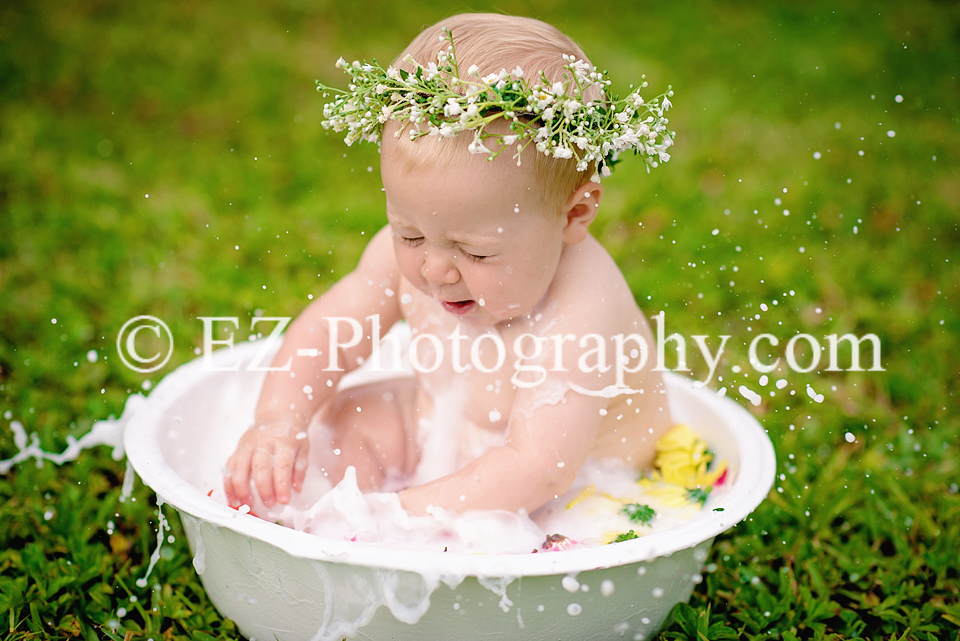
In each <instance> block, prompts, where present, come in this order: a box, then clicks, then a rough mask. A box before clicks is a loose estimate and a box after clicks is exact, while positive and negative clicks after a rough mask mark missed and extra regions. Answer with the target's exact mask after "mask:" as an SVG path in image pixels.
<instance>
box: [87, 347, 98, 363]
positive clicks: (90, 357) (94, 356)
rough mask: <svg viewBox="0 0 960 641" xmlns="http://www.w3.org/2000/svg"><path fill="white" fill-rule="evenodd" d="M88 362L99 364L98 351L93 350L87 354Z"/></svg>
mask: <svg viewBox="0 0 960 641" xmlns="http://www.w3.org/2000/svg"><path fill="white" fill-rule="evenodd" d="M87 360H88V361H89V362H91V363H96V362H97V350H95V349H91V350H90V351H89V352H87Z"/></svg>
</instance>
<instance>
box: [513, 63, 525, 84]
mask: <svg viewBox="0 0 960 641" xmlns="http://www.w3.org/2000/svg"><path fill="white" fill-rule="evenodd" d="M510 75H511V76H513V77H514V78H516V79H517V80H519V79H520V78H523V69H521V68H520V65H517V66H516V68H515V69H514V70H513V71H511V72H510Z"/></svg>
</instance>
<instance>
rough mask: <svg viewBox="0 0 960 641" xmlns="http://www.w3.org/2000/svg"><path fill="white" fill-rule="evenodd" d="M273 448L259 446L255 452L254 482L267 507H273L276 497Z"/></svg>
mask: <svg viewBox="0 0 960 641" xmlns="http://www.w3.org/2000/svg"><path fill="white" fill-rule="evenodd" d="M273 458H274V457H273V448H272V447H271V448H268V447H266V446H263V445H261V446H259V447H257V449H256V450H254V452H253V482H254V483H255V484H256V486H257V492H259V493H260V499H261V500H262V501H263V503H264V505H266V506H267V507H273V504H274V503H276V498H275V496H274V492H273V476H274V475H273Z"/></svg>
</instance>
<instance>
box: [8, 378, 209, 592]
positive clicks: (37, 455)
mask: <svg viewBox="0 0 960 641" xmlns="http://www.w3.org/2000/svg"><path fill="white" fill-rule="evenodd" d="M146 400H147V399H146V397H144V396H143V395H142V394H131V395H130V396H128V397H127V401H126V403H125V404H124V407H123V412H122V413H121V415H120V418H108V419H104V420H100V421H95V422H94V424H93V426H92V427H91V428H90V431H89V432H87V433H86V434H84V435H83V436H81V437H80V438H79V439H78V438H76V437H75V436H73V435H72V434H68V435H67V437H66V440H67V447H66V449H64V450H63V451H62V452H59V453H56V452H48V451H47V450H44V449H43V448H42V447H40V436H39V435H38V434H37V433H36V432H33V433H31V434H30V435H29V437H28V436H27V431H26V429H24V427H23V423H21V422H20V421H11V422H10V430H11V431H12V432H13V443H14V445H16V447H17V453H16V454H15V455H13V456H12V457H11V458H8V459H4V460H2V461H0V474H6V473H7V472H9V471H10V470H11V469H12V468H13V467H14V466H15V465H19V464H20V463H22V462H24V461H27V460H29V459H34V460H35V461H36V463H37V467H43V465H44V462H45V461H50V462H51V463H53V464H54V465H63V464H64V463H68V462H70V461H75V460H77V458H79V456H80V454H82V453H83V451H84V450H88V449H91V448H94V447H97V446H100V445H107V446H110V447H112V448H113V451H112V452H111V457H112V458H113V460H114V461H121V460H123V458H124V456H125V451H124V447H123V433H124V430H125V429H126V427H127V423H129V421H130V418H131V417H132V416H133V415H134V414H135V413H136V412H137V409H138V408H139V407H141V406H142V405H143V404H144V403H146ZM135 479H136V473H135V472H134V470H133V466H132V465H131V464H130V461H129V460H128V461H127V467H126V471H125V472H124V475H123V484H122V485H121V487H120V502H121V503H125V502H126V501H127V500H128V499H129V498H130V496H131V495H132V494H133V485H134V482H135ZM163 503H164V501H163V498H161V497H160V495H159V494H158V495H157V516H158V518H159V523H158V526H157V528H158V529H157V547H156V549H155V550H154V551H153V553H152V554H151V555H150V565H149V566H148V567H147V573H146V574H145V575H144V576H143V578H140V579H137V586H138V587H141V588H145V587H146V586H147V579H148V578H149V577H150V573H151V572H152V571H153V567H154V566H155V565H156V564H157V562H158V561H159V560H160V548H161V547H162V545H163V538H164V533H165V532H166V531H168V530H169V529H170V524H169V523H168V522H167V519H166V517H164V515H163ZM198 572H200V571H199V569H198ZM200 573H201V574H202V572H200Z"/></svg>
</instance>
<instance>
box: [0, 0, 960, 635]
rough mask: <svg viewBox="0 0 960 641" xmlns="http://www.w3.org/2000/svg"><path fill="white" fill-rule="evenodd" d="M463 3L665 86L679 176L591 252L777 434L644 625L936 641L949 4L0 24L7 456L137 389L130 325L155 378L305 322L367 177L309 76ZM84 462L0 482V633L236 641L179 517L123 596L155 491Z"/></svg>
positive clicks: (367, 193)
mask: <svg viewBox="0 0 960 641" xmlns="http://www.w3.org/2000/svg"><path fill="white" fill-rule="evenodd" d="M463 10H495V11H506V12H509V13H516V14H523V15H532V16H535V17H539V18H542V19H544V20H547V21H548V22H551V23H553V24H555V25H557V26H558V27H560V28H561V29H562V30H564V31H565V32H567V33H569V34H570V35H571V36H572V37H573V38H575V39H576V40H577V41H578V42H580V44H581V45H582V46H583V48H584V49H585V50H586V52H587V54H588V55H590V56H591V58H592V59H593V62H594V63H595V64H596V65H597V66H599V67H600V68H601V69H609V70H610V75H611V78H612V79H613V81H614V89H615V90H617V89H619V90H620V92H621V94H623V93H626V92H627V85H628V84H629V83H630V82H636V81H638V79H639V76H640V74H642V73H646V74H647V79H648V81H649V82H650V85H651V86H650V89H651V95H653V94H655V93H658V92H659V91H661V90H663V89H664V88H665V87H666V85H667V84H672V85H673V88H674V90H675V92H676V96H675V98H674V103H675V105H676V107H675V109H674V111H672V112H671V114H672V116H671V124H672V126H673V128H675V129H676V131H677V144H676V147H675V148H674V149H673V159H672V160H671V162H670V163H669V164H667V165H665V166H663V167H661V168H659V169H657V170H655V171H654V172H653V173H652V174H650V175H649V176H648V175H647V173H646V172H645V170H644V168H643V164H642V163H641V162H640V161H639V160H631V159H629V158H627V159H626V161H625V162H623V163H622V164H620V165H619V166H618V167H617V170H616V172H615V174H614V176H612V177H611V178H610V179H608V180H607V181H606V182H605V184H606V188H607V192H606V199H605V201H604V206H603V208H602V213H601V215H600V218H599V219H598V221H597V222H596V224H595V226H594V227H593V231H594V234H595V235H596V236H597V237H598V238H599V239H600V240H601V241H602V242H603V244H604V245H605V246H606V247H607V248H608V249H609V251H610V252H611V254H612V255H613V256H614V258H615V259H616V260H617V262H618V264H619V265H620V266H621V268H622V269H623V271H624V273H625V275H626V277H627V279H628V282H629V283H630V285H631V287H632V289H633V291H634V294H635V296H636V298H637V300H638V302H639V303H640V304H641V306H642V307H643V308H644V310H645V312H647V314H648V315H653V314H655V313H657V312H659V311H663V312H665V314H666V323H667V329H668V331H676V332H679V333H681V334H683V335H684V336H687V337H690V336H692V335H694V334H706V335H709V336H711V337H716V336H719V335H721V334H728V335H731V336H732V337H733V338H731V339H730V341H729V342H728V344H727V348H726V352H725V355H724V358H723V360H722V362H721V364H720V366H719V367H718V369H717V372H716V377H715V379H714V380H713V381H712V382H711V386H713V387H715V388H718V389H719V388H720V387H725V388H726V389H727V394H728V395H730V396H733V397H734V398H736V399H738V400H739V401H741V402H742V403H744V404H746V405H747V406H748V407H749V408H750V409H751V410H752V411H753V412H754V413H755V414H756V415H757V417H758V418H759V419H760V421H761V422H762V423H763V424H764V426H765V427H766V428H767V429H768V431H769V433H770V436H771V438H772V440H773V442H774V445H775V447H776V450H777V456H778V470H777V473H778V479H777V482H776V484H775V487H774V489H773V490H772V491H771V493H770V495H769V498H768V500H767V501H765V502H764V503H763V505H761V506H760V508H759V509H758V510H757V511H756V512H755V513H754V514H753V515H752V517H751V518H750V519H748V520H746V521H744V522H743V523H741V524H739V525H738V526H737V527H735V528H733V529H732V530H730V531H729V532H727V533H726V534H724V535H723V536H721V537H719V538H718V540H717V543H716V545H715V546H714V548H713V551H712V553H711V555H710V558H709V559H708V561H707V563H708V566H707V571H706V572H705V580H704V581H703V582H702V583H701V584H699V585H698V586H696V589H695V592H694V596H693V598H692V599H691V602H690V606H684V607H679V608H677V610H676V611H675V617H674V621H673V622H672V623H671V624H670V625H669V626H668V627H667V628H665V630H664V632H663V633H662V635H663V637H664V638H688V637H689V638H693V636H695V634H696V631H697V629H698V628H699V629H700V630H701V631H702V632H704V635H705V637H706V638H722V637H724V636H729V635H732V634H735V635H737V636H741V637H743V638H757V639H761V638H785V639H794V638H801V639H808V638H815V639H820V638H854V637H861V636H865V637H872V638H884V639H888V638H906V639H913V638H917V639H956V638H958V635H960V581H958V576H960V558H958V554H960V553H958V550H960V494H958V487H957V483H958V478H960V474H958V467H960V466H958V456H957V448H958V443H957V438H958V426H960V418H958V403H957V397H956V396H957V393H958V384H957V375H958V364H960V357H958V353H960V340H958V335H960V313H958V310H960V297H958V286H960V269H958V267H960V251H958V245H960V232H958V221H960V163H958V159H957V153H958V152H957V150H958V149H960V82H958V69H960V5H957V4H955V3H935V2H910V3H894V2H873V3H870V2H860V3H856V2H847V3H837V4H829V3H818V2H813V3H805V4H803V5H802V6H801V5H799V4H796V3H762V4H761V3H747V2H731V3H723V4H720V3H717V4H709V3H705V2H693V3H666V2H665V3H659V4H653V3H613V2H594V3H590V4H589V6H586V5H583V4H582V3H572V2H566V3H565V2H560V1H559V0H536V1H532V0H531V1H526V0H520V1H518V2H513V3H509V4H506V3H495V2H492V3H491V2H475V3H473V4H458V5H451V4H449V3H441V2H437V1H434V0H427V1H425V2H389V3H388V2H383V3H375V2H358V3H333V2H326V1H319V2H302V1H295V0H290V1H287V2H281V1H279V0H265V1H262V2H256V3H254V2H246V1H239V2H229V3H228V2H207V3H194V2H176V1H175V2H167V3H147V2H127V3H122V2H116V1H111V0H102V1H91V2H77V1H73V0H64V1H57V2H54V1H48V0H37V1H35V2H30V3H17V4H14V3H5V4H4V5H3V6H2V7H0V415H2V417H3V418H2V420H0V459H2V458H8V457H10V456H12V455H13V454H14V453H15V452H16V447H15V445H14V441H13V435H12V432H11V431H10V430H9V429H8V426H9V424H10V421H11V420H17V421H20V422H22V423H23V424H24V425H25V427H26V429H27V431H28V432H36V433H37V434H38V435H39V438H40V440H41V443H42V444H43V445H44V446H45V447H46V449H48V450H57V451H59V450H61V449H63V448H64V447H65V444H66V438H67V437H68V436H69V435H74V436H79V435H80V434H82V433H84V432H85V431H86V430H87V429H89V427H90V425H91V423H92V421H93V420H95V419H100V418H105V417H107V416H108V415H111V414H119V413H120V411H121V410H122V407H123V403H124V400H125V399H126V397H127V395H128V394H130V393H133V392H136V391H138V390H141V389H142V387H143V384H144V381H145V380H147V379H148V376H146V375H139V374H137V373H135V372H133V371H131V370H129V369H127V368H125V367H123V365H122V364H121V363H120V362H119V359H118V357H117V353H116V349H115V346H114V345H115V340H116V335H117V332H118V330H119V329H120V327H121V325H122V324H123V323H124V321H126V320H127V319H128V318H130V317H132V316H135V315H138V314H152V315H155V316H158V317H160V318H162V319H164V320H165V321H166V322H167V324H168V325H169V326H170V328H171V330H172V331H173V334H174V339H175V344H176V349H175V352H174V355H173V358H172V359H171V361H170V362H169V363H168V365H167V366H166V367H165V368H164V369H163V370H162V371H161V372H158V373H155V374H152V375H149V380H150V381H151V383H154V384H155V383H156V381H157V380H159V378H160V376H161V375H162V374H163V373H166V372H169V371H171V370H172V369H173V368H174V367H176V366H177V365H180V364H182V363H185V362H187V361H188V360H190V359H191V358H193V357H194V350H195V348H196V347H198V346H199V345H200V344H201V341H202V328H201V323H200V321H198V320H197V317H198V316H217V315H224V316H240V317H241V318H249V317H251V316H252V315H253V314H254V313H255V311H256V310H263V313H265V314H266V315H270V316H285V315H290V316H292V315H296V314H297V313H299V312H300V311H301V309H302V308H303V307H304V306H305V305H306V303H307V302H308V299H307V296H308V295H310V294H312V295H314V296H317V295H319V294H321V293H322V292H323V291H325V289H326V288H327V287H328V286H329V285H330V283H332V282H334V281H335V280H336V279H337V278H339V277H340V276H342V275H344V274H345V273H347V272H348V271H349V270H350V269H351V268H352V267H353V266H354V265H355V263H356V260H357V258H358V256H359V253H360V251H361V250H362V248H363V247H364V245H365V243H366V240H367V239H368V238H369V237H370V235H371V234H372V233H373V232H374V231H376V230H377V229H378V228H379V227H380V226H381V225H383V224H384V216H383V201H382V195H381V192H380V185H379V173H378V171H379V170H378V156H377V153H376V149H375V148H374V146H372V145H358V146H355V147H353V148H350V149H347V148H346V147H345V146H344V145H343V144H342V141H341V138H340V136H338V135H334V134H327V133H326V132H324V131H323V130H322V128H321V127H320V124H319V123H320V120H321V108H322V100H321V99H320V97H319V95H318V94H317V93H316V92H315V91H314V89H313V81H314V79H316V78H319V79H321V80H322V81H323V82H325V83H326V84H331V85H335V86H343V85H344V84H345V83H344V77H343V76H342V75H341V74H340V72H339V71H337V70H336V69H335V68H334V66H333V63H334V61H335V60H336V59H337V57H338V56H341V55H342V56H344V57H345V58H347V59H355V58H358V59H362V58H373V57H376V58H378V59H379V60H380V61H381V62H386V61H388V60H390V59H391V58H392V57H393V55H395V53H396V52H398V51H399V50H400V49H401V48H402V47H403V46H404V45H405V44H406V42H408V41H409V40H410V39H411V38H412V37H413V36H414V35H415V34H416V33H417V32H418V31H419V29H420V28H421V27H422V26H424V25H426V24H429V23H432V22H435V21H436V20H437V19H439V18H441V17H443V16H445V15H448V14H450V13H455V12H458V11H463ZM898 96H899V98H898ZM888 132H893V135H892V136H891V135H890V134H888ZM147 195H149V197H147ZM784 210H788V211H789V215H785V214H784ZM237 247H238V248H239V249H236V248H237ZM774 301H776V303H774ZM53 319H56V323H54V322H53ZM763 332H769V333H771V334H774V335H775V336H777V337H778V338H780V340H781V345H780V350H779V351H777V350H774V352H771V353H772V354H773V355H774V356H776V355H782V347H783V344H784V343H785V342H786V340H788V339H789V338H790V337H791V336H793V335H794V334H796V333H798V332H803V333H809V334H811V335H813V336H816V337H818V338H819V339H820V340H823V337H824V336H826V335H828V334H833V333H839V334H844V333H854V334H857V335H863V334H866V333H874V334H876V335H877V336H878V337H880V339H881V341H882V346H883V362H882V364H883V367H884V368H885V371H883V372H876V371H863V372H829V371H826V365H827V363H826V360H825V359H824V360H822V361H821V364H820V367H819V368H818V369H817V370H815V371H812V372H810V373H807V374H800V373H794V372H788V371H783V372H781V373H774V374H772V375H771V380H770V381H769V382H768V383H767V385H766V386H763V385H762V384H761V382H760V381H759V380H758V373H757V372H755V371H754V370H753V368H752V367H750V365H749V363H748V360H747V345H748V344H749V342H750V341H751V340H752V338H753V337H754V336H756V335H757V334H759V333H763ZM239 337H240V338H242V337H243V336H239ZM711 344H712V345H715V343H711ZM691 348H692V346H691ZM91 350H93V351H94V352H95V353H91ZM88 354H89V355H91V359H92V361H93V362H91V360H90V359H88ZM842 354H843V355H844V358H845V359H847V358H848V353H847V352H846V351H844V352H842ZM765 356H766V354H765ZM863 357H864V359H866V360H867V361H869V353H868V351H867V350H864V354H863ZM809 358H810V354H809V352H807V353H806V355H805V357H803V358H801V362H803V363H806V362H809V361H808V360H807V359H809ZM688 361H689V364H690V366H691V367H692V368H693V369H694V372H693V373H694V375H695V376H697V377H698V378H703V377H704V376H705V374H706V371H707V368H706V366H705V364H704V362H703V361H702V359H701V358H700V357H699V356H696V355H690V356H688ZM738 369H739V371H737V370H738ZM781 377H782V378H784V379H786V380H787V382H788V384H787V386H786V387H785V388H783V389H778V388H776V387H775V386H774V385H773V381H774V380H776V379H777V378H781ZM741 385H744V386H746V387H748V388H750V389H752V390H754V391H755V392H760V393H762V398H763V402H762V404H761V405H759V406H757V407H754V406H752V405H750V404H749V403H747V401H746V400H745V399H744V398H742V397H741V396H740V394H739V393H738V392H737V390H738V388H739V387H740V386H741ZM807 385H810V386H811V387H812V388H813V390H815V391H816V392H817V393H820V394H822V395H823V400H822V402H821V403H818V402H816V400H815V399H813V398H811V397H810V395H809V394H808V393H807V392H806V387H807ZM851 441H852V442H851ZM100 450H103V451H93V452H89V453H86V454H84V455H83V456H82V457H81V458H80V460H79V461H77V462H76V463H73V464H68V465H65V466H63V467H62V468H57V467H55V466H52V465H49V464H48V465H46V466H44V467H42V468H37V467H36V466H34V465H33V464H32V463H26V464H23V465H21V466H19V467H18V468H15V469H14V470H13V471H11V472H10V473H8V474H7V475H5V476H0V638H3V639H46V638H68V637H77V636H79V637H82V638H85V639H95V638H104V637H108V638H111V639H123V638H124V637H125V634H127V633H128V632H132V633H133V634H132V637H131V638H134V639H140V638H143V639H146V638H149V637H152V638H154V639H157V640H159V639H160V638H163V639H210V638H224V639H232V638H236V637H237V636H238V632H237V631H236V628H235V627H234V625H233V624H232V623H231V622H230V621H227V620H224V619H222V618H221V617H220V616H219V614H218V613H217V612H216V610H215V609H214V608H213V607H212V606H211V605H210V603H209V601H208V599H207V597H206V595H205V594H204V592H203V590H202V588H201V587H200V584H199V581H198V579H197V577H196V575H195V573H194V570H193V567H192V564H191V557H190V555H189V551H188V550H187V546H186V541H185V539H184V537H183V536H182V535H181V531H180V527H179V522H178V521H176V520H174V521H173V535H174V536H175V542H174V543H173V544H172V545H168V546H165V547H164V555H163V558H162V560H161V562H160V563H159V564H158V565H157V567H156V568H155V570H154V573H153V575H152V576H151V580H150V582H149V585H148V586H147V587H146V588H138V587H137V585H136V579H138V578H140V577H141V576H143V574H144V572H145V569H146V565H147V561H148V557H149V554H150V551H151V550H152V548H153V541H154V540H155V537H156V533H155V528H156V521H157V518H156V514H155V499H154V497H153V495H152V493H151V492H150V490H149V489H148V488H146V487H144V486H142V484H139V483H138V484H137V486H136V490H135V492H134V499H135V500H134V501H128V502H126V503H120V502H119V494H120V484H121V482H122V478H123V475H124V464H123V463H122V462H114V461H113V460H112V459H111V458H110V456H109V452H108V451H106V448H100ZM170 514H171V515H172V513H170ZM120 608H123V609H124V610H125V615H123V616H121V614H120ZM110 621H113V622H115V625H114V626H113V627H111V626H110V625H109V622H110ZM451 632H452V631H451Z"/></svg>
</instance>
